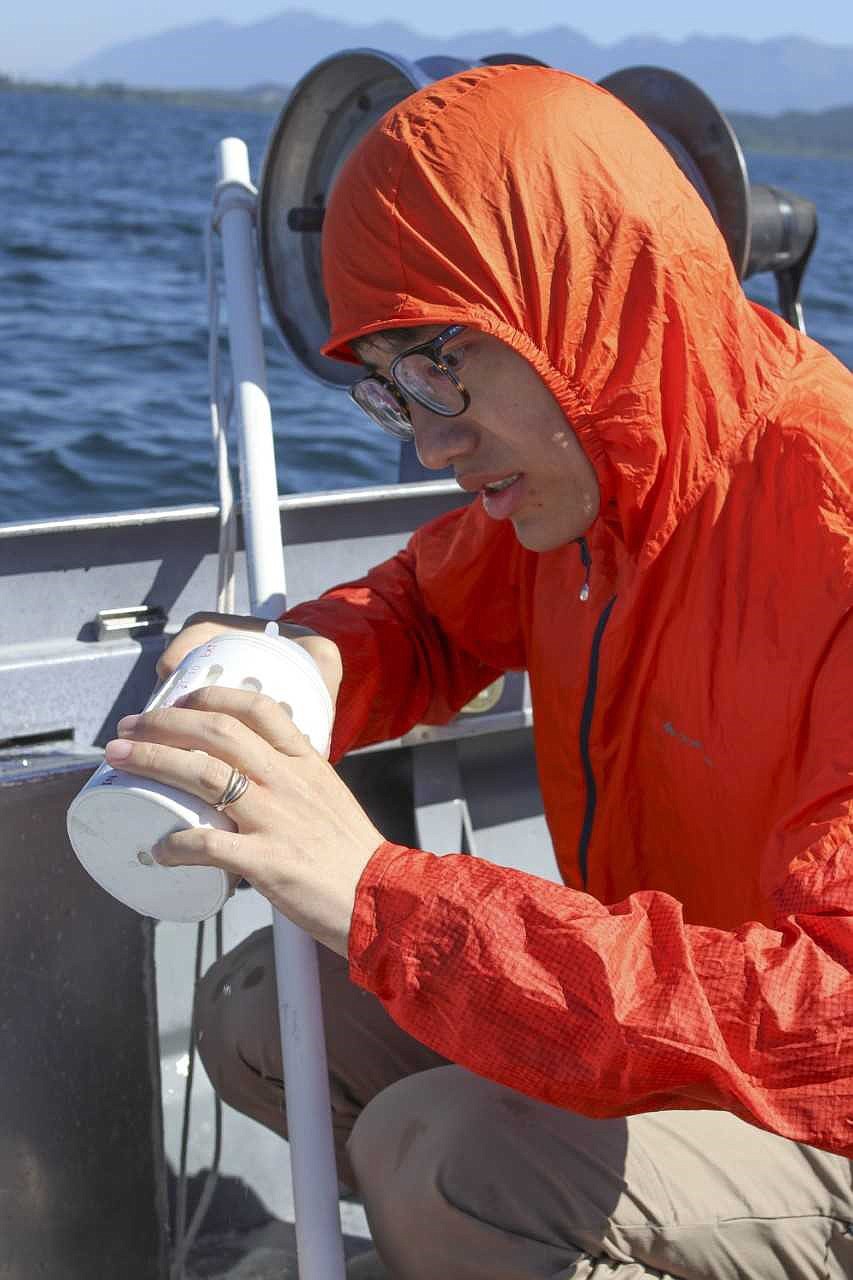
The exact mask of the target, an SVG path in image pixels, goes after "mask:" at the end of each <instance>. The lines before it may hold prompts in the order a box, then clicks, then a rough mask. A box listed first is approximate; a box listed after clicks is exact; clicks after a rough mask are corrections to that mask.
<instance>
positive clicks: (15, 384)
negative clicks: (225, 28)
mask: <svg viewBox="0 0 853 1280" xmlns="http://www.w3.org/2000/svg"><path fill="white" fill-rule="evenodd" d="M0 104H2V107H3V110H4V123H5V130H4V140H3V145H2V146H0V190H2V191H3V192H4V194H5V196H6V200H5V203H4V216H3V219H2V220H0V283H2V288H0V340H2V343H3V349H4V351H5V352H6V353H7V354H11V355H12V368H13V370H14V376H12V377H9V376H7V377H6V378H5V379H3V380H2V381H0V504H1V505H0V512H2V518H3V519H4V520H23V519H32V518H38V517H41V516H49V515H50V516H55V515H71V514H81V513H85V512H94V511H98V512H102V511H110V510H113V511H120V510H128V509H132V508H134V507H140V506H151V505H168V504H171V503H185V502H208V501H211V500H213V498H214V494H215V472H214V466H213V453H212V446H211V439H210V420H209V411H208V405H207V303H206V291H205V282H204V254H203V240H202V228H203V226H204V223H205V220H206V218H207V217H208V214H209V210H210V200H211V191H212V188H213V182H214V179H215V161H214V156H215V146H216V143H217V142H218V140H219V139H220V138H223V137H226V136H228V135H233V134H235V133H236V134H237V135H238V136H241V137H243V138H245V140H246V142H247V143H248V146H249V151H250V155H251V158H252V162H253V168H254V169H255V171H257V170H258V169H259V167H260V163H261V160H262V157H263V151H264V146H265V143H266V139H267V136H268V133H269V130H270V128H271V127H272V125H273V123H274V119H273V117H272V116H267V115H260V114H259V115H255V114H252V113H250V112H240V113H239V116H235V114H234V113H229V112H228V111H224V110H222V111H210V110H196V109H192V108H178V107H169V106H166V105H165V104H162V103H144V102H143V103H139V102H136V103H133V102H122V101H120V100H105V99H100V100H95V99H84V98H75V97H73V96H65V95H60V94H37V93H26V94H24V93H16V92H14V91H9V90H0ZM748 162H749V168H750V174H751V177H752V180H753V181H755V182H769V183H772V184H775V185H778V186H781V187H783V188H784V189H787V190H790V191H793V192H796V193H798V194H801V195H806V196H808V197H809V198H811V199H813V200H814V201H815V203H816V204H817V206H818V210H819V216H820V234H819V237H818V244H817V249H816V251H815V254H814V259H813V262H812V263H811V264H810V267H809V271H808V274H807V276H806V284H805V290H804V301H805V310H806V319H807V322H808V325H809V330H810V332H811V333H813V335H814V336H815V337H816V338H817V339H818V340H819V341H821V342H824V343H825V344H826V345H827V346H829V347H831V348H832V349H833V350H834V351H835V352H836V354H837V355H839V356H840V358H841V359H842V360H844V361H845V362H846V363H847V364H848V365H853V305H851V299H853V257H851V254H850V251H849V244H848V227H849V225H850V221H851V218H853V164H851V163H850V162H844V161H839V162H835V161H829V160H819V159H801V158H798V157H784V156H749V157H748ZM749 292H750V294H751V296H756V297H757V298H758V299H759V300H760V301H762V302H765V303H766V304H768V305H770V306H774V305H775V290H774V286H773V282H772V281H771V280H767V279H761V280H758V281H750V283H749ZM265 338H266V342H267V353H268V363H269V368H268V375H269V388H270V400H271V403H272V406H273V424H274V432H275V437H276V443H277V455H278V482H279V487H280V489H281V491H282V492H292V491H294V490H299V489H310V488H336V487H347V486H352V485H362V484H369V483H377V482H382V481H389V480H392V479H393V478H394V477H395V475H396V465H397V449H396V445H395V443H394V441H392V440H391V439H390V438H387V437H384V436H383V435H382V433H381V432H379V431H373V430H371V429H370V428H369V427H367V426H366V424H365V422H364V419H363V418H362V417H361V415H360V414H359V413H358V411H357V410H356V409H355V407H354V406H353V405H352V404H351V403H350V401H349V398H348V397H347V396H346V395H344V394H343V393H341V392H337V391H334V390H332V389H330V388H327V387H324V386H321V385H319V384H316V383H314V382H313V381H312V380H310V379H309V378H307V377H306V376H305V375H304V374H303V373H302V371H301V369H300V368H299V367H298V365H297V364H296V362H295V361H294V360H293V358H292V357H291V356H290V355H289V353H288V352H287V351H286V350H285V349H284V347H283V346H282V343H281V341H280V340H279V338H278V336H277V335H276V334H275V333H274V331H273V330H272V329H271V328H270V327H269V326H267V328H266V330H265Z"/></svg>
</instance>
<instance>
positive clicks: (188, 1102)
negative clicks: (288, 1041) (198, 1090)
mask: <svg viewBox="0 0 853 1280" xmlns="http://www.w3.org/2000/svg"><path fill="white" fill-rule="evenodd" d="M215 923H216V933H215V937H216V946H215V950H216V959H217V960H221V959H222V954H223V946H222V911H221V910H220V911H217V913H216V922H215ZM204 926H205V921H204V920H202V921H200V922H199V926H198V932H197V934H196V949H195V980H194V983H193V1012H192V1017H191V1019H190V1043H189V1054H188V1058H189V1061H188V1065H187V1083H186V1086H185V1088H184V1115H183V1123H182V1126H181V1155H180V1163H179V1169H178V1182H177V1188H176V1194H175V1231H174V1242H173V1254H172V1266H171V1269H170V1280H184V1268H185V1266H186V1261H187V1256H188V1254H189V1251H190V1249H191V1248H192V1246H193V1244H194V1242H195V1238H196V1236H197V1235H198V1232H199V1229H200V1228H201V1224H202V1222H203V1221H204V1218H205V1215H206V1213H207V1211H208V1209H209V1208H210V1202H211V1200H212V1199H213V1193H214V1190H215V1189H216V1183H217V1180H218V1177H219V1161H220V1156H221V1154H222V1102H221V1100H220V1098H219V1094H218V1093H216V1091H215V1090H214V1094H213V1116H214V1120H213V1124H214V1137H213V1158H212V1160H211V1165H210V1169H209V1170H208V1174H207V1177H206V1178H205V1181H204V1187H203V1188H202V1192H201V1195H200V1196H199V1200H198V1204H197V1205H196V1207H195V1211H194V1213H193V1216H192V1218H191V1220H190V1224H189V1227H187V1154H188V1151H189V1134H190V1111H191V1107H192V1087H193V1078H194V1076H195V1059H196V1016H195V993H196V991H197V990H198V984H199V982H200V980H201V968H202V959H203V952H204Z"/></svg>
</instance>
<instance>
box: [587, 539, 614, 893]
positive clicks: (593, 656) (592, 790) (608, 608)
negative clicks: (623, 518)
mask: <svg viewBox="0 0 853 1280" xmlns="http://www.w3.org/2000/svg"><path fill="white" fill-rule="evenodd" d="M579 541H580V553H581V560H582V562H583V565H584V568H585V569H586V581H585V582H584V585H583V587H582V588H581V595H580V599H581V600H582V601H584V602H585V601H586V600H587V599H588V598H589V570H590V565H591V563H592V559H591V556H590V554H589V548H588V547H587V544H586V539H585V538H581V539H580V540H579ZM615 603H616V596H611V597H610V599H609V600H608V602H607V604H606V605H605V606H604V609H603V611H602V614H601V617H600V618H599V619H598V622H597V623H596V627H595V633H594V635H593V637H592V650H591V651H590V655H589V675H588V677H587V682H586V693H585V694H584V700H583V712H582V714H581V729H580V751H581V767H582V768H583V776H584V781H585V783H586V805H585V808H584V815H583V826H582V827H581V834H580V840H579V841H578V865H579V867H580V873H581V883H582V885H583V887H584V888H586V883H587V874H588V870H589V868H588V857H589V842H590V838H591V836H592V824H593V820H594V819H595V806H596V802H597V799H598V791H597V788H596V783H595V774H594V773H593V770H592V761H591V760H590V758H589V734H590V729H591V728H592V715H593V711H594V710H595V693H596V688H597V685H598V656H599V651H600V649H601V638H602V636H603V635H604V629H605V627H606V626H607V623H608V620H609V618H610V614H611V613H612V611H613V606H614V605H615Z"/></svg>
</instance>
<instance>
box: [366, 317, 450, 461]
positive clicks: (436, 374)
mask: <svg viewBox="0 0 853 1280" xmlns="http://www.w3.org/2000/svg"><path fill="white" fill-rule="evenodd" d="M464 329H465V326H464V325H463V324H452V325H450V327H449V328H448V329H443V330H442V332H441V333H439V334H438V335H437V336H436V337H435V338H433V339H432V340H431V341H430V342H422V343H421V344H420V345H419V346H417V347H410V348H409V349H408V351H401V352H400V354H399V355H398V356H395V357H394V359H393V360H392V361H391V367H390V369H389V370H388V372H389V374H390V377H388V378H383V376H382V374H381V373H370V374H368V375H367V377H366V378H361V379H360V380H359V381H358V382H356V383H354V384H353V385H352V386H351V387H350V395H351V396H352V398H353V400H354V401H355V402H356V404H357V405H358V407H359V409H363V410H364V412H365V413H366V414H367V415H368V417H371V418H372V419H373V421H374V422H376V423H378V425H379V426H380V427H381V428H382V430H383V431H387V432H389V433H390V434H391V435H392V436H396V437H397V439H398V440H414V438H415V432H414V428H413V427H412V415H411V414H410V412H409V406H408V404H407V403H406V396H409V397H411V399H412V400H414V401H415V403H416V404H420V405H423V407H424V408H425V409H429V410H431V412H432V413H438V414H441V416H442V417H443V418H457V417H458V416H459V414H460V413H464V412H465V410H466V409H467V408H468V405H469V404H470V403H471V397H470V396H469V395H468V392H467V391H466V390H465V388H464V387H463V385H462V383H461V382H460V381H459V379H458V378H457V377H456V374H455V373H454V372H453V370H452V368H451V367H450V364H449V361H450V360H451V359H452V352H448V353H447V356H446V357H444V358H442V355H441V351H442V347H444V345H445V344H446V343H448V342H452V340H453V339H454V338H456V337H458V336H459V334H460V333H462V332H464Z"/></svg>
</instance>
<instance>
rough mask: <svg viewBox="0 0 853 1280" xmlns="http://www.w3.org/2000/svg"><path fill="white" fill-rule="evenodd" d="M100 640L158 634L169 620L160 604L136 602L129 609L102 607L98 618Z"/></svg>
mask: <svg viewBox="0 0 853 1280" xmlns="http://www.w3.org/2000/svg"><path fill="white" fill-rule="evenodd" d="M95 621H96V625H97V629H98V640H119V639H124V638H125V637H127V636H140V635H148V636H157V635H159V634H160V632H161V631H162V630H163V628H164V627H165V625H166V622H167V621H168V619H167V617H166V613H165V611H164V610H163V609H161V608H160V606H159V605H158V604H135V605H131V606H130V607H129V608H127V609H101V610H99V612H98V616H97V618H96V620H95Z"/></svg>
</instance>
